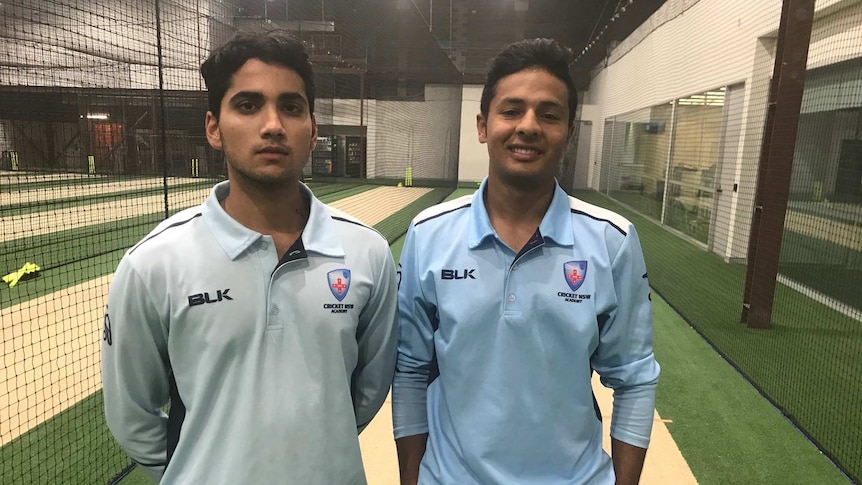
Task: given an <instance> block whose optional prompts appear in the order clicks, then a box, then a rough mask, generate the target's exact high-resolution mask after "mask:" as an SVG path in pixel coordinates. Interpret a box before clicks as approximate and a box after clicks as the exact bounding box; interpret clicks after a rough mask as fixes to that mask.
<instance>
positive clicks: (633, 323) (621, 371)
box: [592, 226, 660, 448]
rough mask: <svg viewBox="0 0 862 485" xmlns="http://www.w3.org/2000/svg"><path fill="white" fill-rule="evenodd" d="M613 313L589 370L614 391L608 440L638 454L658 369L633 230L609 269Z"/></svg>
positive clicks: (648, 427) (648, 428)
mask: <svg viewBox="0 0 862 485" xmlns="http://www.w3.org/2000/svg"><path fill="white" fill-rule="evenodd" d="M611 271H612V273H613V281H614V293H615V295H616V303H617V304H616V307H615V308H613V309H612V310H611V311H610V312H609V313H608V314H606V315H603V316H602V317H601V318H600V326H601V328H600V335H599V339H600V340H599V346H598V349H597V350H596V352H595V353H594V355H593V358H592V365H593V368H594V369H595V370H596V372H597V373H598V374H599V376H600V377H601V381H602V384H604V385H605V386H607V387H610V388H612V389H613V390H614V405H613V416H612V419H611V436H612V437H614V438H616V439H618V440H620V441H623V442H625V443H628V444H630V445H634V446H637V447H640V448H646V447H647V446H648V445H649V441H650V433H651V432H652V424H653V412H654V409H655V391H656V386H657V384H658V376H659V372H660V368H659V365H658V363H657V362H656V360H655V356H654V354H653V325H652V304H651V302H650V299H649V291H650V290H649V282H648V280H647V271H646V265H645V263H644V259H643V252H642V250H641V246H640V242H639V240H638V236H637V232H636V231H635V228H634V226H629V230H628V233H627V235H626V237H625V239H624V240H623V242H622V245H621V246H620V248H619V250H618V252H617V254H616V256H615V257H614V259H613V261H612V263H611Z"/></svg>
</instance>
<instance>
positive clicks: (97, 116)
mask: <svg viewBox="0 0 862 485" xmlns="http://www.w3.org/2000/svg"><path fill="white" fill-rule="evenodd" d="M108 118H109V116H108V115H107V114H105V113H87V119H88V120H106V119H108Z"/></svg>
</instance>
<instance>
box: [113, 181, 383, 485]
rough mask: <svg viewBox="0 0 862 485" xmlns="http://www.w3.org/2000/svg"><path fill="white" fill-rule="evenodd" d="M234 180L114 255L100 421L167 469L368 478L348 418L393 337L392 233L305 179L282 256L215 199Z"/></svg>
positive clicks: (212, 480)
mask: <svg viewBox="0 0 862 485" xmlns="http://www.w3.org/2000/svg"><path fill="white" fill-rule="evenodd" d="M228 191H229V185H228V182H223V183H221V184H219V185H216V186H215V187H214V188H213V191H212V194H211V195H210V197H209V198H208V199H207V200H206V202H204V204H203V205H202V206H200V207H197V208H192V209H188V210H185V211H182V212H180V213H178V214H176V215H174V216H172V217H170V218H169V219H167V220H165V221H164V222H162V223H161V224H159V225H158V227H156V228H155V229H154V230H153V231H152V232H151V233H150V234H149V235H148V236H147V237H146V238H144V239H143V240H142V241H141V242H140V243H138V244H137V245H136V246H134V247H133V248H132V249H130V250H129V251H128V252H127V253H126V255H125V256H124V257H123V260H122V261H121V262H120V265H119V267H118V268H117V271H116V273H115V275H114V279H113V281H112V283H111V286H110V291H109V296H108V308H107V310H106V315H105V318H104V322H105V325H104V331H103V344H102V378H103V383H104V399H105V413H106V417H107V422H108V426H109V428H110V430H111V431H112V433H113V434H114V436H115V437H116V438H117V441H118V442H119V443H120V445H121V446H122V447H123V448H124V449H125V450H126V451H127V452H128V453H129V455H130V456H131V457H132V459H133V460H135V461H136V462H137V463H139V464H140V465H141V466H142V467H143V468H144V469H145V470H146V471H148V472H149V473H150V474H151V475H152V476H153V477H154V478H156V479H157V480H158V479H159V478H161V483H163V484H190V483H201V484H204V483H205V484H208V485H210V484H230V485H235V484H241V483H243V484H245V483H248V484H252V483H254V484H264V483H302V484H335V483H337V484H360V483H365V474H364V471H363V467H362V460H361V457H360V451H359V443H358V438H357V434H358V431H361V429H362V428H363V427H364V426H365V425H366V424H367V423H368V422H369V421H371V419H372V417H373V416H374V415H375V413H376V412H377V411H378V409H379V408H380V406H381V405H382V403H383V401H384V399H385V397H386V395H387V392H388V389H389V384H390V383H391V379H392V373H393V371H394V362H395V353H396V345H397V335H398V334H397V325H396V318H395V308H396V285H397V282H396V274H395V267H394V263H393V261H392V256H391V253H390V251H389V246H388V244H387V242H386V240H385V239H384V238H383V236H381V235H380V234H379V233H377V232H376V231H375V230H373V229H371V228H369V227H367V226H365V225H363V224H362V223H360V222H358V221H357V220H355V219H354V218H352V217H350V216H348V215H347V214H344V213H343V212H340V211H338V210H335V209H333V208H331V207H328V206H326V205H324V204H323V203H321V202H320V201H319V200H317V199H316V198H315V197H314V196H313V195H312V194H311V191H310V190H308V188H307V187H305V186H304V185H303V186H302V191H303V195H304V196H305V197H306V198H307V199H309V200H310V215H309V218H308V222H307V224H306V226H305V228H304V230H303V233H302V236H301V238H300V239H299V240H297V242H296V244H294V245H293V247H291V248H290V249H289V250H288V251H287V252H286V253H285V254H284V256H283V257H282V258H281V260H280V261H279V259H278V256H277V253H276V249H275V246H274V244H273V240H272V238H271V237H270V236H267V235H262V234H260V233H257V232H255V231H252V230H250V229H248V228H246V227H244V226H242V225H241V224H239V223H238V222H236V221H235V220H234V219H232V218H231V217H230V216H228V214H227V213H226V212H225V211H224V210H223V209H222V207H221V205H220V203H219V201H220V200H223V199H224V198H225V197H226V196H227V194H228ZM169 397H170V403H171V406H170V416H169V417H168V416H167V415H165V413H163V412H162V411H161V409H162V407H163V406H164V405H165V404H166V403H167V402H168V401H169ZM162 474H163V476H162Z"/></svg>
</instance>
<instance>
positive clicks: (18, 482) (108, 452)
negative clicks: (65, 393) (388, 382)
mask: <svg viewBox="0 0 862 485" xmlns="http://www.w3.org/2000/svg"><path fill="white" fill-rule="evenodd" d="M102 409H103V406H102V393H101V391H99V392H96V393H94V394H93V395H91V396H89V397H87V398H84V399H82V400H81V401H79V402H78V403H77V404H75V405H73V406H71V407H70V408H68V409H66V410H65V411H63V412H62V413H59V414H57V415H56V416H54V417H52V418H51V419H48V420H47V421H45V422H44V423H42V424H40V425H39V426H36V427H35V428H33V429H31V430H30V431H28V432H27V433H25V434H23V435H21V436H20V437H18V439H16V440H14V441H12V442H11V443H9V444H7V445H6V446H3V447H2V448H0V483H2V484H3V485H34V484H40V485H41V484H46V485H48V484H51V485H53V484H58V485H59V484H63V485H67V484H71V485H75V484H88V485H89V484H102V483H105V481H106V480H107V478H109V477H111V476H113V475H114V474H116V473H117V472H119V471H120V470H122V469H123V467H124V466H126V464H127V463H128V459H127V458H126V456H125V454H124V453H123V451H122V450H121V449H120V447H119V446H118V445H117V444H116V442H115V441H114V439H113V438H112V437H111V435H110V433H109V432H108V429H107V426H105V424H104V418H103V416H104V415H103V411H102Z"/></svg>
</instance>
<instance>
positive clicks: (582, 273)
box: [563, 261, 587, 291]
mask: <svg viewBox="0 0 862 485" xmlns="http://www.w3.org/2000/svg"><path fill="white" fill-rule="evenodd" d="M563 275H564V276H565V277H566V283H568V285H569V288H571V289H572V291H578V288H580V287H581V285H582V284H583V283H584V279H585V278H586V277H587V262H586V261H569V262H568V263H564V264H563Z"/></svg>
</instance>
